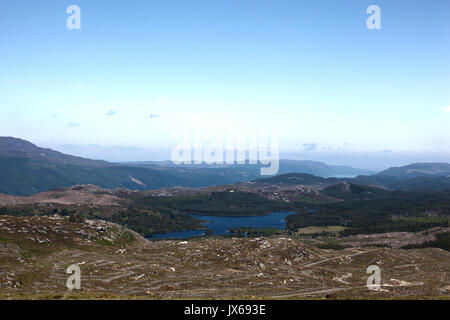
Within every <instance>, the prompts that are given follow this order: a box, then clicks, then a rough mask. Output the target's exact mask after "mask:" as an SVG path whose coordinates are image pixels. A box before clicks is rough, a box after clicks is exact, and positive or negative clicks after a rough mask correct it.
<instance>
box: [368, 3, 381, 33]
mask: <svg viewBox="0 0 450 320" xmlns="http://www.w3.org/2000/svg"><path fill="white" fill-rule="evenodd" d="M366 12H367V14H370V16H369V17H368V18H367V21H366V25H367V29H369V30H380V29H381V9H380V7H379V6H377V5H374V4H373V5H370V6H369V7H368V8H367V10H366Z"/></svg>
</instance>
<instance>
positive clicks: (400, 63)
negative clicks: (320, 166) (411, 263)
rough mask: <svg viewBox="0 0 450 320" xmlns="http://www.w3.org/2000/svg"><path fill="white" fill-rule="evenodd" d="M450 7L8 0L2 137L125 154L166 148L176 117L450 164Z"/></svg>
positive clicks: (354, 151) (296, 142)
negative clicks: (377, 14)
mask: <svg viewBox="0 0 450 320" xmlns="http://www.w3.org/2000/svg"><path fill="white" fill-rule="evenodd" d="M71 4H75V5H78V6H79V7H80V8H81V30H68V29H67V28H66V19H67V17H68V16H69V15H68V14H67V13H66V8H67V7H68V6H69V5H71ZM371 4H375V5H378V6H379V7H380V8H381V26H382V28H381V30H368V29H367V27H366V19H367V18H368V14H367V13H366V9H367V7H368V6H369V5H371ZM449 16H450V2H449V1H446V0H435V1H400V0H396V1H380V0H371V1H364V0H359V1H350V0H344V1H336V0H333V1H331V0H330V1H325V0H319V1H299V0H297V1H283V0H281V1H274V0H273V1H250V0H239V1H230V0H227V1H217V0H208V1H196V0H190V1H187V0H184V1H171V0H164V1H154V0H149V1H135V0H131V1H100V0H95V1H92V0H90V1H81V0H72V1H62V0H54V1H41V0H40V1H22V0H14V1H12V0H2V1H1V2H0V119H1V120H0V121H1V122H0V135H2V136H16V137H21V138H24V139H28V140H31V141H33V142H35V143H38V144H40V145H42V146H46V147H53V148H56V149H59V150H61V151H65V152H69V153H74V154H79V155H84V156H91V157H95V158H105V159H108V160H118V161H123V160H144V159H149V158H154V159H161V158H166V159H167V158H168V153H167V152H166V151H167V150H169V149H170V146H171V144H172V143H173V133H174V132H175V131H177V130H178V131H185V132H186V131H189V130H191V129H192V127H193V126H199V125H200V126H204V127H205V128H206V129H205V130H209V129H211V130H214V129H217V128H225V129H227V128H233V130H235V132H239V133H240V132H242V134H243V135H245V134H251V133H252V132H254V131H255V130H257V129H258V128H259V127H261V126H263V127H270V128H274V129H276V130H278V131H279V134H280V148H281V151H282V154H283V153H284V154H285V155H288V154H289V155H290V157H297V158H309V159H317V160H327V161H328V160H329V161H328V162H336V161H337V162H340V163H348V164H354V165H360V166H361V165H364V163H363V162H364V161H363V159H364V156H361V155H364V154H371V155H373V159H375V158H376V159H380V160H379V162H378V163H380V165H379V166H382V165H381V163H383V165H385V163H386V165H387V164H388V163H389V164H390V163H392V164H397V163H399V162H408V161H410V160H416V159H417V160H421V159H427V160H428V159H429V158H433V159H436V160H439V161H450V130H449V128H450V108H447V107H450V90H449V88H450V41H449V40H450V19H449ZM446 108H447V109H446ZM311 145H313V146H314V147H311ZM120 150H128V151H126V152H122V151H120ZM133 150H134V151H133ZM412 155H414V156H412ZM421 157H422V158H421ZM356 158H358V159H360V160H358V161H357V160H356ZM352 159H353V160H352ZM383 159H384V160H383ZM389 159H391V160H389ZM394 159H401V160H395V161H394ZM149 160H150V159H149ZM333 160H335V161H333ZM389 161H391V162H389ZM373 166H376V163H374V165H373Z"/></svg>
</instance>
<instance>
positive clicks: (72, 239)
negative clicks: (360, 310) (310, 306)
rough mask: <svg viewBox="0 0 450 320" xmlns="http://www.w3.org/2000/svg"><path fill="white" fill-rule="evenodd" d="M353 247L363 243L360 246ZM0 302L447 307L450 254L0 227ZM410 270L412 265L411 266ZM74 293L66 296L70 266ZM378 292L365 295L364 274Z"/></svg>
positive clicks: (86, 227)
mask: <svg viewBox="0 0 450 320" xmlns="http://www.w3.org/2000/svg"><path fill="white" fill-rule="evenodd" d="M357 241H360V242H361V241H363V240H362V239H357ZM0 256H1V257H2V259H1V260H0V299H12V298H13V299H80V298H81V299H82V298H86V299H93V298H97V299H102V298H103V299H104V298H120V299H161V298H162V299H175V298H182V299H191V298H203V299H216V298H222V299H223V298H233V299H239V298H241V299H242V298H251V299H255V298H256V299H274V298H284V299H288V298H289V299H292V298H297V299H301V298H322V299H324V298H330V297H332V298H337V299H348V298H353V299H356V298H372V299H379V298H393V297H402V298H409V297H410V298H416V297H427V298H431V297H435V298H437V297H439V298H444V299H445V298H448V296H449V294H450V287H449V282H448V279H449V277H450V274H449V270H450V265H449V262H450V253H449V252H447V251H444V250H441V249H437V248H427V249H412V250H403V249H390V248H379V247H355V248H347V249H343V250H326V249H318V248H317V247H314V246H311V245H308V244H305V243H304V242H302V241H300V240H298V239H292V238H288V237H271V238H252V239H203V240H198V241H158V242H149V241H146V240H145V239H142V238H140V237H139V236H137V235H135V234H133V233H132V232H130V231H128V230H126V229H123V228H121V227H117V226H115V225H114V224H110V223H107V222H103V221H86V222H83V223H73V222H70V221H68V220H67V219H65V218H63V217H59V216H53V217H20V218H17V217H8V216H2V217H0ZM412 261H414V262H413V263H412ZM73 264H76V265H78V267H79V268H80V270H81V289H82V290H73V291H69V290H67V288H66V287H65V284H66V280H67V278H68V277H69V274H67V273H66V269H67V267H68V266H70V265H73ZM370 264H378V265H380V266H381V272H382V273H381V277H382V289H381V290H378V291H373V290H372V291H371V290H368V289H367V287H366V280H367V278H368V274H367V273H366V269H367V266H368V265H370Z"/></svg>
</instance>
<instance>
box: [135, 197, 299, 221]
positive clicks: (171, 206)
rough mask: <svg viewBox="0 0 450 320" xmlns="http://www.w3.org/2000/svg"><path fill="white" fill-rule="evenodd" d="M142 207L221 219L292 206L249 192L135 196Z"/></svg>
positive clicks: (285, 208) (263, 212)
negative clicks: (220, 217)
mask: <svg viewBox="0 0 450 320" xmlns="http://www.w3.org/2000/svg"><path fill="white" fill-rule="evenodd" d="M132 199H133V200H134V201H135V202H136V203H137V204H138V205H145V206H147V207H151V208H154V209H156V210H158V211H164V210H166V211H169V212H182V213H189V214H208V215H221V216H256V215H265V214H269V213H271V212H274V211H288V210H291V209H292V206H291V205H290V204H287V203H284V202H281V201H275V200H269V199H267V198H264V197H262V196H260V195H258V194H255V193H248V192H241V191H235V192H213V193H211V194H206V193H203V194H199V195H193V196H181V197H134V198H132Z"/></svg>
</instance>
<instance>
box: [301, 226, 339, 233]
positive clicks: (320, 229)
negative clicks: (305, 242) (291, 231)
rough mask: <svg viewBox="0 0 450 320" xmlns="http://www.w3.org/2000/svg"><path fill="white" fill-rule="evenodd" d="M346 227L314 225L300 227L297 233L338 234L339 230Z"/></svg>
mask: <svg viewBox="0 0 450 320" xmlns="http://www.w3.org/2000/svg"><path fill="white" fill-rule="evenodd" d="M345 229H346V227H343V226H314V227H306V228H299V229H298V231H297V233H298V234H304V235H313V234H323V233H327V234H333V235H338V234H339V232H341V231H344V230H345Z"/></svg>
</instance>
